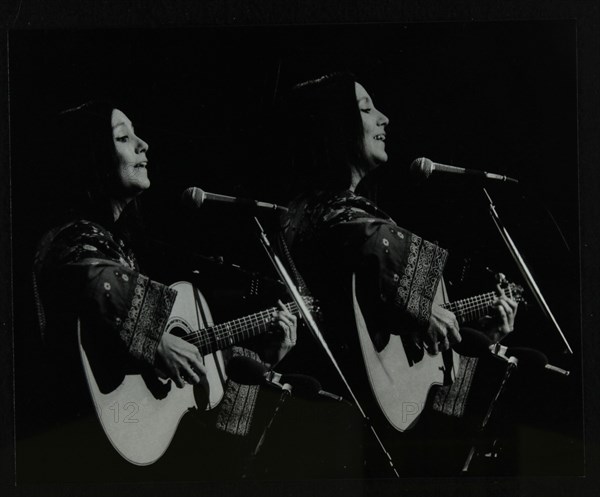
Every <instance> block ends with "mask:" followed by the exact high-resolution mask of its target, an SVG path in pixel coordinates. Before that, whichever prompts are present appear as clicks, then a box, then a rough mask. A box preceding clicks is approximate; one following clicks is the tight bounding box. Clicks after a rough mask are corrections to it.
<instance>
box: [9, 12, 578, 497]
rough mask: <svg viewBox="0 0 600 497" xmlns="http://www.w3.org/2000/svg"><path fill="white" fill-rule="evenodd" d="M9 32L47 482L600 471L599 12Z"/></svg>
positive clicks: (23, 413) (14, 143) (296, 485)
mask: <svg viewBox="0 0 600 497" xmlns="http://www.w3.org/2000/svg"><path fill="white" fill-rule="evenodd" d="M8 38H9V47H10V58H9V60H8V62H9V74H10V78H9V90H10V143H11V148H10V160H11V188H12V190H11V192H12V226H13V232H12V246H13V282H14V285H13V304H14V357H15V429H16V444H15V457H16V468H17V470H16V483H17V486H18V487H22V489H24V491H26V490H27V488H34V487H35V488H37V486H39V485H41V486H42V488H46V487H47V486H50V488H55V487H54V486H56V485H62V484H68V485H71V484H75V485H83V486H84V487H95V486H96V485H103V484H132V483H135V484H148V485H152V484H157V485H159V484H166V485H167V486H169V485H171V486H172V485H176V484H178V483H180V482H186V483H187V484H189V485H191V487H192V488H194V485H198V487H197V488H202V486H203V485H216V488H220V487H219V485H225V484H234V485H237V486H236V487H235V488H236V489H238V491H240V492H241V491H242V490H241V489H242V488H243V487H244V485H245V484H246V483H247V482H252V485H260V484H265V485H267V484H269V482H278V484H279V485H285V484H287V483H290V484H291V485H292V487H291V488H293V489H297V490H298V491H299V492H300V491H302V489H303V488H305V487H306V486H311V487H312V486H313V485H314V486H316V487H318V486H319V485H320V484H322V485H323V488H333V487H335V486H336V485H338V484H339V485H340V486H341V487H340V488H345V489H349V488H352V490H350V492H357V495H358V494H360V493H361V492H366V491H367V490H366V488H367V486H368V485H370V484H371V483H370V482H375V483H376V484H377V483H378V482H379V483H381V484H383V485H385V491H393V489H395V488H397V489H402V488H405V487H403V485H407V484H408V483H407V482H409V481H414V479H415V478H427V479H432V480H431V481H436V479H439V480H437V481H438V482H443V481H444V480H442V479H441V478H448V477H452V478H462V479H464V481H469V480H471V481H476V478H505V477H506V478H528V477H540V478H548V477H565V478H575V477H581V476H585V475H586V468H585V467H584V422H583V421H584V414H583V380H582V375H583V373H582V367H583V364H582V323H581V305H582V302H581V295H580V287H581V281H580V272H579V271H580V251H581V248H582V247H581V246H580V238H579V237H580V224H579V223H580V211H579V198H580V197H579V195H580V192H579V185H578V179H579V174H580V170H579V163H578V108H577V103H578V79H577V57H576V54H577V29H576V23H575V22H573V21H566V20H565V21H502V22H436V23H428V22H423V23H385V24H384V23H369V24H337V25H335V24H318V25H295V26H294V25H286V26H275V25H273V26H266V25H264V26H236V27H232V26H229V27H227V26H202V27H201V26H198V27H187V28H177V29H175V28H149V29H143V28H136V29H124V28H118V27H115V28H111V29H105V28H102V29H100V28H96V29H83V28H82V29H53V30H42V29H30V30H12V31H10V32H9V37H8ZM245 482H246V483H245ZM336 482H338V483H336ZM440 484H441V483H440ZM328 485H329V486H330V487H327V486H328Z"/></svg>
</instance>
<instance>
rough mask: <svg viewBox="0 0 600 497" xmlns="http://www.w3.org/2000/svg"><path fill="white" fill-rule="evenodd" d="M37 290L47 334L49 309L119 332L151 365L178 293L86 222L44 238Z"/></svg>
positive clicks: (99, 228) (105, 233)
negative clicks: (142, 270)
mask: <svg viewBox="0 0 600 497" xmlns="http://www.w3.org/2000/svg"><path fill="white" fill-rule="evenodd" d="M34 286H35V289H36V292H35V293H36V300H37V309H38V317H39V322H40V327H41V329H42V332H44V331H45V327H46V310H47V309H52V310H53V311H58V312H64V313H66V314H72V315H74V316H76V317H80V318H81V319H82V320H87V321H88V322H91V323H93V325H94V327H95V328H97V329H101V330H103V331H104V330H108V331H110V332H112V333H114V334H115V336H118V337H119V338H120V339H121V341H122V343H123V344H124V345H125V347H126V350H127V352H128V353H129V354H130V355H131V356H133V357H134V358H136V359H141V360H143V361H145V362H147V363H149V364H154V359H155V355H156V348H157V346H158V343H159V341H160V338H161V336H162V333H163V331H164V328H165V325H166V323H167V319H168V317H169V314H170V312H171V309H172V307H173V303H174V301H175V296H176V295H177V292H176V291H175V290H173V289H171V288H169V287H168V286H166V285H163V284H161V283H158V282H156V281H152V280H150V279H149V278H148V277H146V276H144V275H143V274H140V272H139V267H138V263H137V261H136V259H135V256H134V254H133V252H132V251H131V250H130V249H129V248H127V247H126V246H125V244H124V242H123V241H122V240H119V239H118V238H116V237H115V236H114V235H113V234H112V233H111V232H110V231H108V230H106V229H104V228H103V227H102V226H100V225H98V224H96V223H92V222H89V221H86V220H78V221H76V222H72V223H69V224H66V225H64V226H61V227H59V228H57V229H55V230H52V231H50V232H49V233H47V234H46V235H45V236H44V237H43V239H42V241H41V242H40V244H39V247H38V251H37V253H36V256H35V260H34Z"/></svg>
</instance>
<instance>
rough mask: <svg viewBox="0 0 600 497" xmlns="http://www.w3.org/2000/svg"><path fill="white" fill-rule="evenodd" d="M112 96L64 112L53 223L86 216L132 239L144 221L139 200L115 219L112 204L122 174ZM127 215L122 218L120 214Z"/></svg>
mask: <svg viewBox="0 0 600 497" xmlns="http://www.w3.org/2000/svg"><path fill="white" fill-rule="evenodd" d="M115 108H117V107H116V105H115V104H114V103H113V102H112V101H110V100H92V101H89V102H86V103H84V104H82V105H79V106H77V107H73V108H70V109H67V110H64V111H62V112H61V113H60V114H59V115H58V117H57V119H56V123H55V126H54V129H52V130H51V135H52V137H53V139H52V141H53V145H52V153H51V155H52V160H51V162H52V167H53V168H54V171H55V173H56V174H55V178H54V181H53V183H54V185H53V191H52V199H51V201H50V205H51V216H52V217H51V220H52V222H53V224H58V223H60V222H66V221H69V220H73V219H77V218H84V219H87V220H90V221H94V222H97V223H99V224H101V225H102V226H104V227H105V228H107V229H110V230H111V231H113V232H114V233H115V234H118V235H119V236H122V237H123V238H125V239H129V238H131V236H132V233H133V231H136V230H137V227H138V226H137V225H141V217H140V215H139V205H138V200H137V199H134V200H133V201H132V202H130V204H129V205H128V206H127V208H126V209H125V210H124V211H123V213H122V214H121V217H120V218H119V222H118V223H115V222H114V219H113V212H112V207H111V203H110V199H111V193H113V192H114V187H115V181H116V177H117V157H116V150H115V145H114V141H113V132H112V125H111V120H112V112H113V110H114V109H115ZM121 218H122V219H121Z"/></svg>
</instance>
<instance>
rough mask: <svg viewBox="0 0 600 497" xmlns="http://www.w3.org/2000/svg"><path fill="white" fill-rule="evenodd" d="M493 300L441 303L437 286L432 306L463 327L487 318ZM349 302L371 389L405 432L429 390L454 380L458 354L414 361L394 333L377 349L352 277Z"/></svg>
mask: <svg viewBox="0 0 600 497" xmlns="http://www.w3.org/2000/svg"><path fill="white" fill-rule="evenodd" d="M504 286H505V288H504V293H505V295H506V296H507V297H509V298H512V299H514V300H516V301H517V302H519V301H521V300H522V293H523V288H522V287H520V286H519V285H516V284H514V283H506V284H505V285H504ZM495 298H496V294H495V293H494V292H489V293H484V294H481V295H477V296H475V297H470V298H466V299H462V300H457V301H455V302H445V299H444V292H443V282H442V281H441V282H440V285H439V286H438V288H437V292H436V296H435V298H434V303H436V304H438V305H441V306H442V307H444V308H446V309H448V310H450V311H452V312H453V313H454V315H455V316H456V319H457V321H458V322H459V324H462V323H466V322H469V321H474V320H476V319H479V318H481V317H483V316H485V315H486V314H487V312H488V311H489V308H490V305H491V304H492V302H493V301H494V300H495ZM352 301H353V307H354V317H355V321H356V326H357V331H358V336H359V342H360V347H361V351H362V356H363V360H364V365H365V369H366V373H367V377H368V381H369V385H370V387H371V390H372V392H373V395H374V397H375V399H376V401H377V404H378V406H379V408H380V409H381V411H382V412H383V414H384V415H385V418H386V419H387V421H388V422H389V424H390V425H391V426H393V427H394V428H395V429H396V430H398V431H400V432H403V431H405V430H407V429H409V428H411V427H412V426H414V424H415V423H416V422H417V420H418V419H419V416H420V415H421V413H422V411H423V406H424V405H425V401H426V400H427V395H428V393H429V390H430V388H431V387H432V386H433V385H436V384H439V385H441V384H443V383H444V379H445V378H447V377H449V378H451V380H454V379H455V371H454V369H455V368H454V366H453V365H455V364H456V365H457V364H458V361H459V359H460V358H459V355H458V354H457V353H456V352H454V351H452V350H450V351H446V352H443V353H440V354H437V355H431V354H428V353H427V352H426V351H424V354H423V356H422V358H421V359H420V360H419V361H414V360H413V359H412V358H411V356H410V354H408V353H407V351H406V350H405V346H404V343H403V341H402V339H401V337H400V335H397V334H392V335H390V339H389V342H388V343H387V344H386V346H385V347H384V348H383V349H382V350H377V349H376V347H375V346H374V344H373V341H372V340H371V336H370V333H369V329H368V327H367V324H366V321H365V316H364V314H363V312H362V310H361V307H360V304H359V302H358V298H357V292H356V276H353V278H352Z"/></svg>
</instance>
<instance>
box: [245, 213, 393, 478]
mask: <svg viewBox="0 0 600 497" xmlns="http://www.w3.org/2000/svg"><path fill="white" fill-rule="evenodd" d="M254 221H255V222H256V225H257V226H258V234H259V238H260V242H261V244H262V246H263V247H264V248H265V251H266V252H267V255H268V256H269V259H270V260H271V263H272V264H273V266H274V267H275V270H276V271H277V273H278V274H279V276H280V278H281V279H282V280H283V282H284V284H285V286H286V287H287V289H288V291H289V293H290V295H291V296H292V298H293V300H294V302H295V303H296V305H297V306H298V309H300V313H301V314H302V317H303V318H304V322H305V323H306V326H307V327H308V329H309V330H310V331H311V333H312V334H313V336H314V337H315V338H316V339H317V341H318V342H319V344H320V345H321V347H323V350H324V351H325V353H326V354H327V356H328V357H329V360H330V361H331V363H332V364H333V367H334V368H335V370H336V371H337V373H338V375H339V376H340V378H341V380H342V382H343V383H344V385H345V386H346V389H347V390H348V392H349V393H350V395H351V397H352V400H353V401H354V404H355V405H356V407H357V408H358V410H359V411H360V414H361V415H362V417H363V419H364V420H365V421H366V422H367V424H368V426H369V428H370V429H371V432H372V433H373V435H374V437H375V439H376V440H377V442H378V443H379V446H380V447H381V449H382V450H383V452H384V453H385V455H386V456H387V458H388V462H389V464H390V466H391V468H392V470H393V471H394V474H395V475H396V477H398V478H399V477H400V475H399V474H398V471H397V470H396V468H395V466H394V462H393V461H392V458H391V456H390V454H389V453H388V451H387V450H386V448H385V446H384V445H383V442H382V441H381V439H380V438H379V435H378V434H377V432H376V431H375V428H374V427H373V425H372V424H371V421H370V420H369V418H368V417H367V415H366V413H365V411H364V410H363V408H362V406H361V405H360V403H359V402H358V399H357V398H356V396H355V395H354V391H353V390H352V388H351V387H350V385H349V384H348V381H347V380H346V377H345V376H344V373H343V372H342V370H341V369H340V367H339V365H338V363H337V361H336V360H335V357H333V354H332V353H331V350H330V349H329V346H328V345H327V342H326V341H325V338H324V337H323V335H322V334H321V331H320V330H319V327H318V326H317V323H316V322H315V320H314V319H313V317H312V314H311V313H310V311H309V310H308V307H307V306H306V303H305V302H304V299H303V298H302V296H301V295H300V292H299V291H298V289H297V288H296V285H295V284H294V282H293V281H292V278H291V277H290V275H289V273H288V272H287V270H286V269H285V266H284V265H283V263H282V262H281V259H279V257H278V256H277V254H276V253H275V251H274V250H273V247H272V246H271V243H270V242H269V239H268V238H267V235H266V233H265V232H264V230H263V228H262V225H261V224H260V221H259V220H258V218H256V217H255V218H254Z"/></svg>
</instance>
